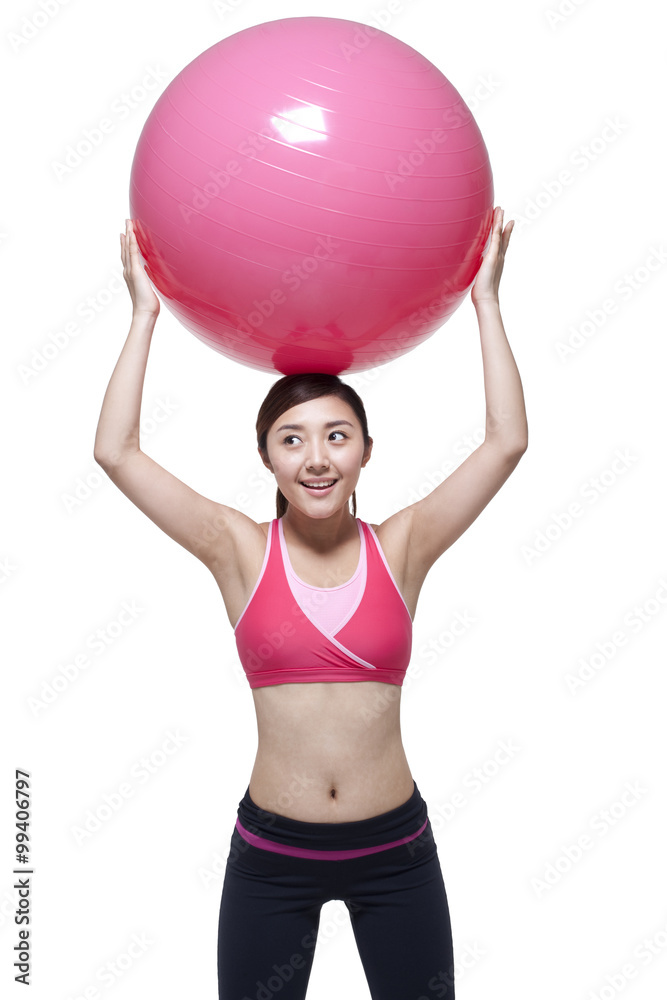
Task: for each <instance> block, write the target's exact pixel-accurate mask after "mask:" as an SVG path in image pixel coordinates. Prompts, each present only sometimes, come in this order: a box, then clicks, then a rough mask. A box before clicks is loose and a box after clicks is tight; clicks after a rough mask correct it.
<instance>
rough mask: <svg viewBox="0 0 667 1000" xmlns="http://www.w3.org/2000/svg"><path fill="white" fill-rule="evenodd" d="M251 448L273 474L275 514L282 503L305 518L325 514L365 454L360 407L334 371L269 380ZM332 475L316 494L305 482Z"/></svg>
mask: <svg viewBox="0 0 667 1000" xmlns="http://www.w3.org/2000/svg"><path fill="white" fill-rule="evenodd" d="M256 428H257V448H258V451H259V453H260V455H261V457H262V461H263V462H264V464H265V466H266V467H267V468H268V469H270V470H271V471H272V472H273V474H274V475H275V477H276V482H277V484H278V490H277V493H276V513H277V516H278V517H282V515H283V514H284V513H285V511H286V510H287V505H288V503H292V504H294V505H295V506H296V507H298V508H299V510H302V511H303V512H304V513H306V514H308V515H309V516H310V517H329V516H330V515H331V514H333V513H334V512H335V511H336V510H339V509H340V507H341V506H342V505H343V504H345V503H347V502H348V500H349V498H350V496H351V497H352V515H353V517H356V513H357V502H356V494H355V486H356V484H357V480H358V479H359V473H360V472H361V469H362V468H363V467H364V465H366V463H367V462H368V459H369V458H370V455H371V449H372V447H373V439H372V438H371V437H369V434H368V424H367V421H366V411H365V410H364V404H363V403H362V401H361V398H360V397H359V396H358V395H357V393H356V392H355V391H354V389H353V388H352V387H351V386H349V385H345V383H344V382H341V380H340V379H339V378H338V376H337V375H326V374H322V373H318V372H314V373H313V372H308V373H305V374H301V375H286V376H285V377H284V378H281V379H279V380H278V382H274V384H273V385H272V386H271V388H270V390H269V392H268V395H267V396H266V399H265V400H264V402H263V403H262V405H261V407H260V409H259V414H258V416H257V424H256ZM330 479H335V480H336V483H335V485H334V486H333V488H331V489H328V490H326V491H325V492H322V493H321V494H320V495H318V493H317V492H316V490H315V489H312V488H311V489H309V488H308V487H306V486H304V485H303V484H304V481H305V482H313V481H316V480H321V481H322V482H325V481H327V480H330Z"/></svg>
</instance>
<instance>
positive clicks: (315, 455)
mask: <svg viewBox="0 0 667 1000" xmlns="http://www.w3.org/2000/svg"><path fill="white" fill-rule="evenodd" d="M306 468H307V469H308V471H309V472H313V473H315V474H317V473H320V472H324V471H326V469H328V468H329V456H328V455H327V452H326V448H325V447H324V445H323V443H322V442H321V441H316V440H315V441H311V444H310V448H309V450H308V458H307V460H306Z"/></svg>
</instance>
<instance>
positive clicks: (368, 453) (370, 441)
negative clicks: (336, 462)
mask: <svg viewBox="0 0 667 1000" xmlns="http://www.w3.org/2000/svg"><path fill="white" fill-rule="evenodd" d="M372 451H373V438H372V437H369V438H368V446H367V447H366V449H365V451H364V459H363V461H362V463H361V468H362V469H363V467H364V466H365V465H366V463H367V462H368V461H369V459H370V457H371V452H372Z"/></svg>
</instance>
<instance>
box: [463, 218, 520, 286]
mask: <svg viewBox="0 0 667 1000" xmlns="http://www.w3.org/2000/svg"><path fill="white" fill-rule="evenodd" d="M504 215H505V213H504V211H503V209H502V208H494V210H493V223H492V225H491V237H490V240H489V245H488V247H487V248H486V250H485V252H484V256H483V257H482V265H481V267H480V269H479V271H478V272H477V277H476V278H475V283H474V284H473V286H472V291H471V293H470V297H471V299H472V301H473V304H474V305H478V304H479V303H480V302H483V301H484V300H489V301H492V302H497V301H498V287H499V285H500V276H501V274H502V273H503V264H504V263H505V251H506V250H507V246H508V244H509V241H510V236H511V235H512V229H513V228H514V219H512V220H511V221H510V222H508V223H507V225H506V226H505V229H504V230H503V219H504Z"/></svg>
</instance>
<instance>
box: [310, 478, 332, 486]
mask: <svg viewBox="0 0 667 1000" xmlns="http://www.w3.org/2000/svg"><path fill="white" fill-rule="evenodd" d="M335 482H336V480H335V479H325V480H323V481H319V482H316V483H310V482H304V483H303V484H302V485H303V486H319V487H323V486H333V484H334V483H335Z"/></svg>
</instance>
